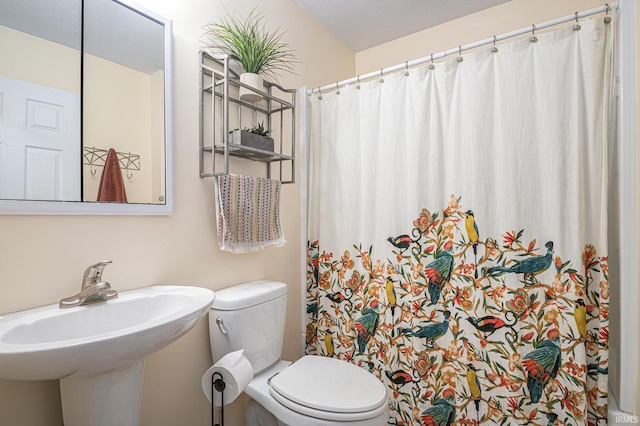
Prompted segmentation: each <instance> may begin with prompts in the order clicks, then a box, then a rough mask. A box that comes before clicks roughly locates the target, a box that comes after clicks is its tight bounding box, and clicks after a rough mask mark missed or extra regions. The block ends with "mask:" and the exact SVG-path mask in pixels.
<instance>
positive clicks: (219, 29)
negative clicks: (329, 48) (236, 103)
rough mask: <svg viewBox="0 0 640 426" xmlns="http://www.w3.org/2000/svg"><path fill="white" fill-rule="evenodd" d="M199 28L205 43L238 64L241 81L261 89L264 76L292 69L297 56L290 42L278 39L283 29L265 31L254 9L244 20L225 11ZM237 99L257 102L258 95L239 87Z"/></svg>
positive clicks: (260, 17)
mask: <svg viewBox="0 0 640 426" xmlns="http://www.w3.org/2000/svg"><path fill="white" fill-rule="evenodd" d="M203 28H204V29H205V33H204V37H205V39H206V40H207V41H208V43H209V44H208V47H210V48H213V49H215V50H218V51H220V52H222V53H226V54H227V55H229V57H230V58H231V59H233V60H235V61H237V62H238V63H239V64H240V66H241V67H242V74H241V75H240V81H241V82H242V83H245V84H247V85H250V86H252V87H254V88H256V89H258V90H263V87H264V78H265V77H266V78H267V79H275V78H276V74H277V73H279V72H280V71H288V72H293V64H294V63H296V62H297V60H296V56H295V53H294V51H293V49H292V48H291V46H290V45H289V44H287V43H284V42H283V41H282V37H283V35H284V32H282V31H280V29H278V30H276V31H273V32H270V31H267V29H266V28H265V25H264V23H263V15H262V14H261V13H259V12H256V9H253V10H252V11H251V13H249V15H248V16H247V18H246V19H245V20H244V21H242V20H239V19H237V18H236V17H235V16H233V15H227V16H226V17H223V18H222V19H221V20H220V21H219V22H212V23H209V24H208V25H205V26H204V27H203ZM240 99H242V100H244V101H247V102H260V101H261V100H262V95H260V94H259V93H256V92H254V91H252V90H250V89H246V88H245V87H240Z"/></svg>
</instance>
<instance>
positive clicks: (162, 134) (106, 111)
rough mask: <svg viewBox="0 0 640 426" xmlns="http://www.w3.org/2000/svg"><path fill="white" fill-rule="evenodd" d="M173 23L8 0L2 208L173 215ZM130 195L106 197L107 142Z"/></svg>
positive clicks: (123, 12) (67, 0)
mask: <svg viewBox="0 0 640 426" xmlns="http://www.w3.org/2000/svg"><path fill="white" fill-rule="evenodd" d="M171 90H172V89H171V21H169V20H167V19H165V18H163V17H161V16H159V15H157V14H155V13H153V12H151V11H148V10H146V9H144V8H142V7H140V6H138V5H136V4H134V3H132V2H130V1H129V0H56V1H52V0H29V1H27V2H23V1H15V0H0V214H171V213H172V202H173V200H172V198H173V193H172V189H173V187H172V176H173V175H172V169H171V159H172V150H171V148H172V141H171V135H172V121H171V120H172V111H171ZM110 148H113V149H114V150H115V151H116V152H117V156H118V163H119V167H120V169H121V172H122V176H123V180H124V184H125V190H126V195H127V202H126V203H116V202H97V201H96V200H97V194H98V188H99V184H100V178H101V175H102V171H103V168H104V164H105V159H106V156H107V153H108V150H109V149H110Z"/></svg>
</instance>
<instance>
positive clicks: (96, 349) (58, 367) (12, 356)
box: [0, 286, 214, 425]
mask: <svg viewBox="0 0 640 426" xmlns="http://www.w3.org/2000/svg"><path fill="white" fill-rule="evenodd" d="M213 298H214V293H213V291H211V290H209V289H205V288H200V287H188V286H152V287H144V288H140V289H136V290H130V291H123V292H120V293H119V297H118V298H117V299H112V300H108V301H106V302H100V303H94V304H90V305H86V306H79V307H75V308H70V309H59V307H58V304H57V303H56V304H55V305H49V306H43V307H40V308H34V309H29V310H26V311H21V312H16V313H12V314H7V315H4V316H0V379H5V380H54V379H61V390H62V399H63V416H64V419H65V425H67V424H69V425H71V424H84V425H96V424H101V423H99V422H100V420H96V419H95V417H96V414H97V413H96V412H95V411H93V412H92V413H88V414H87V417H82V416H81V415H78V416H76V417H77V420H75V421H74V420H73V419H71V417H70V414H69V415H68V413H67V412H66V411H67V410H65V408H66V407H65V399H66V400H67V404H66V405H67V406H68V407H71V406H72V405H73V406H74V407H73V408H72V409H71V410H73V411H77V408H78V407H75V405H77V404H76V403H75V402H74V400H76V399H85V401H84V402H82V404H81V405H87V404H88V405H91V404H92V401H91V398H92V396H91V392H92V389H93V390H95V392H96V393H97V394H98V395H96V397H100V405H105V402H106V401H105V399H104V396H105V395H104V392H105V386H110V385H109V384H113V385H116V386H118V385H119V386H122V385H121V383H124V382H123V377H119V376H126V377H130V376H135V377H134V379H131V380H133V382H131V383H129V384H127V385H126V387H125V389H122V390H120V391H118V392H112V393H125V394H127V395H124V398H121V399H124V400H125V401H126V400H127V399H128V398H133V399H134V401H135V399H136V396H133V397H132V396H131V395H128V394H129V393H130V392H131V391H132V389H131V388H132V387H133V388H136V389H133V391H134V392H138V393H139V391H140V390H141V386H142V366H143V363H142V361H143V359H144V357H145V356H147V355H149V354H151V353H153V352H155V351H157V350H159V349H162V348H163V347H165V346H167V345H169V344H170V343H171V342H173V341H175V340H176V339H178V338H179V337H181V336H182V335H184V334H185V333H186V332H188V331H189V330H191V328H193V327H194V326H195V325H196V324H197V323H198V321H200V320H201V319H202V318H203V317H204V316H205V315H206V314H207V313H208V312H209V308H210V307H211V304H212V302H213ZM126 380H130V379H126ZM94 388H95V389H94ZM138 388H139V389H138ZM87 398H89V400H86V399H87ZM137 398H138V399H139V397H137ZM121 403H126V402H122V401H115V402H114V404H116V405H118V404H121ZM106 405H109V404H106ZM111 408H114V407H111ZM117 409H118V410H122V409H123V408H122V407H118V408H117ZM137 409H138V410H139V408H137ZM88 411H90V410H88ZM125 411H126V410H125ZM133 415H137V412H136V413H134V414H133ZM110 416H111V417H110V420H108V421H113V420H114V419H113V413H111V414H110ZM98 417H99V416H98ZM107 419H109V417H107ZM87 422H88V423H87ZM105 424H106V423H105ZM112 424H115V423H112ZM118 424H120V423H118ZM121 424H137V420H136V421H135V423H133V422H132V421H131V420H125V422H124V423H121Z"/></svg>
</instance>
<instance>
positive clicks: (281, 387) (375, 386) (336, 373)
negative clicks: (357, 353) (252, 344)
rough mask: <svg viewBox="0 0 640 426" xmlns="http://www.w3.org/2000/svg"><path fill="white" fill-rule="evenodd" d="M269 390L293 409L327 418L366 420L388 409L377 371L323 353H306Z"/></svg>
mask: <svg viewBox="0 0 640 426" xmlns="http://www.w3.org/2000/svg"><path fill="white" fill-rule="evenodd" d="M269 393H270V394H271V396H272V397H273V398H274V399H275V400H276V401H278V402H279V403H280V404H282V405H284V406H285V407H287V408H289V409H290V410H293V411H295V412H298V413H300V414H303V415H306V416H311V417H315V418H318V419H324V420H335V421H345V422H348V421H358V420H365V419H369V418H373V417H376V416H378V415H380V414H381V413H383V412H386V411H387V409H388V407H387V401H388V400H387V391H386V388H385V386H384V384H382V382H381V381H380V380H378V379H377V378H376V377H375V376H374V375H373V374H371V373H369V372H368V371H366V370H365V369H363V368H361V367H358V366H356V365H354V364H351V363H349V362H346V361H341V360H338V359H334V358H327V357H322V356H313V355H307V356H304V357H302V358H300V359H299V360H298V361H296V362H294V363H293V364H291V365H290V366H289V367H287V368H286V369H285V370H283V371H282V372H280V373H279V374H277V375H276V376H274V377H272V378H271V380H270V386H269Z"/></svg>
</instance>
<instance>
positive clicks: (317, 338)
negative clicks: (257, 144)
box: [307, 17, 613, 426]
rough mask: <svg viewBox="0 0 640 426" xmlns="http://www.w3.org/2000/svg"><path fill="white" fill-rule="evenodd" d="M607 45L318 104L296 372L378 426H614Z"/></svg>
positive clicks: (511, 56)
mask: <svg viewBox="0 0 640 426" xmlns="http://www.w3.org/2000/svg"><path fill="white" fill-rule="evenodd" d="M612 27H613V24H612V23H609V24H606V23H604V21H603V19H602V18H601V17H600V18H595V19H591V20H587V21H584V22H581V28H580V29H579V30H575V29H573V27H570V28H564V29H560V30H557V31H553V32H548V33H544V34H537V35H536V37H537V41H536V42H532V41H531V40H530V39H528V38H527V39H523V40H516V41H513V42H510V43H505V44H502V45H499V46H498V49H497V52H496V51H493V52H492V51H481V52H476V53H471V54H468V55H464V56H463V59H464V60H463V61H461V62H459V61H455V60H454V61H448V62H443V63H436V64H435V68H430V67H428V66H427V67H424V68H416V69H411V70H410V71H409V74H408V75H405V74H404V73H399V74H396V75H390V76H384V81H378V80H376V81H372V82H368V83H362V84H360V85H359V86H358V87H355V86H354V87H349V88H345V89H341V90H340V93H338V92H334V93H330V94H323V95H322V97H319V96H316V95H314V96H311V98H310V105H311V106H310V109H311V123H312V124H311V127H312V141H311V147H310V153H311V154H310V156H311V159H310V198H309V230H308V232H309V244H308V258H307V261H308V265H307V297H308V302H307V313H308V325H307V353H309V354H316V355H322V356H330V357H337V358H340V359H343V360H346V361H349V362H352V363H355V364H357V365H359V366H361V367H362V368H365V369H368V370H369V371H371V372H372V373H374V374H375V375H376V376H377V377H379V378H380V380H382V381H383V382H384V383H385V384H386V385H387V387H388V394H389V397H390V407H389V408H390V419H389V424H393V425H438V426H444V425H478V424H483V425H491V424H495V425H516V424H531V425H584V424H588V425H600V424H602V425H604V424H606V422H607V420H606V418H607V408H606V407H607V371H608V312H609V310H608V309H609V304H608V298H609V284H608V269H607V245H606V243H607V236H606V221H607V217H606V203H607V173H608V172H607V156H606V153H607V135H608V131H609V128H608V108H609V105H608V100H609V91H610V87H609V86H610V78H611V76H610V69H611V63H612V62H611V61H612V58H611V56H612V37H613V28H612Z"/></svg>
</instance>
